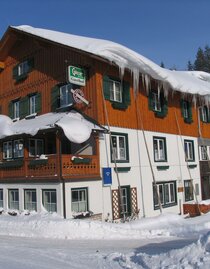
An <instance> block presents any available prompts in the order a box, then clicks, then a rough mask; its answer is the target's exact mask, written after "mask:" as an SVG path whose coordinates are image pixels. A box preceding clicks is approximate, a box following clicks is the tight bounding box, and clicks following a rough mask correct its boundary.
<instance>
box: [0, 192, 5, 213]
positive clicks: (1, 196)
mask: <svg viewBox="0 0 210 269" xmlns="http://www.w3.org/2000/svg"><path fill="white" fill-rule="evenodd" d="M2 207H4V204H3V189H0V208H2Z"/></svg>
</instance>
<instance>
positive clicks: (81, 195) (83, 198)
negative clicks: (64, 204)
mask: <svg viewBox="0 0 210 269" xmlns="http://www.w3.org/2000/svg"><path fill="white" fill-rule="evenodd" d="M71 210H72V211H73V212H86V211H88V200H87V188H81V189H72V190H71Z"/></svg>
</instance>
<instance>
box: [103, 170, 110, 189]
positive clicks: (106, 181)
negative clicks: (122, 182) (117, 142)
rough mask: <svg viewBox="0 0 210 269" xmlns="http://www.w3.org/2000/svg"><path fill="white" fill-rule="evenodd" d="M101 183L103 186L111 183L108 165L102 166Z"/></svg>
mask: <svg viewBox="0 0 210 269" xmlns="http://www.w3.org/2000/svg"><path fill="white" fill-rule="evenodd" d="M102 171H103V183H104V186H110V185H112V171H111V168H110V167H103V168H102Z"/></svg>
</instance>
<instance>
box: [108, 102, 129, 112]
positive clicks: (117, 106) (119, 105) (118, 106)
mask: <svg viewBox="0 0 210 269" xmlns="http://www.w3.org/2000/svg"><path fill="white" fill-rule="evenodd" d="M112 107H113V108H115V109H121V110H125V109H127V108H128V106H127V105H126V104H124V103H118V102H112Z"/></svg>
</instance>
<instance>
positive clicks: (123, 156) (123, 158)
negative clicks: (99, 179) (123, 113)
mask: <svg viewBox="0 0 210 269" xmlns="http://www.w3.org/2000/svg"><path fill="white" fill-rule="evenodd" d="M111 153H112V154H111V160H112V162H114V161H117V162H128V161H129V155H128V135H127V134H121V133H112V134H111Z"/></svg>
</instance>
